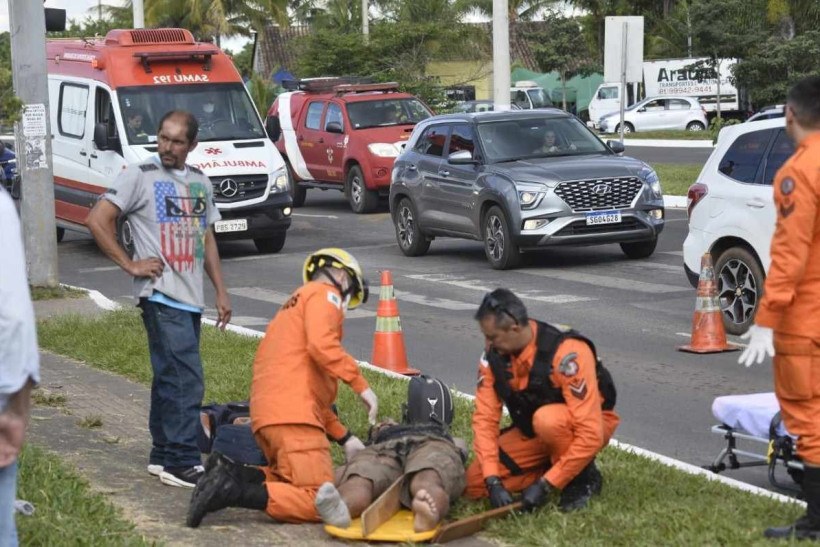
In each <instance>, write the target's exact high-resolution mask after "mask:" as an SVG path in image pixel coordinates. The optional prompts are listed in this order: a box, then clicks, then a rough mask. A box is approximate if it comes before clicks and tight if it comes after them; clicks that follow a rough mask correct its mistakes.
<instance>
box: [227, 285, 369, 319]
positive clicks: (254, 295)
mask: <svg viewBox="0 0 820 547" xmlns="http://www.w3.org/2000/svg"><path fill="white" fill-rule="evenodd" d="M228 293H230V294H233V295H235V296H241V297H243V298H250V299H251V300H261V301H262V302H270V303H272V304H279V305H280V306H281V305H282V304H284V303H285V302H287V300H288V298H290V294H285V293H282V292H277V291H273V290H271V289H265V288H262V287H233V288H230V289H228ZM345 317H346V318H347V319H364V318H368V317H376V312H372V311H368V310H362V309H355V310H350V311H348V312H347V315H346V316H345Z"/></svg>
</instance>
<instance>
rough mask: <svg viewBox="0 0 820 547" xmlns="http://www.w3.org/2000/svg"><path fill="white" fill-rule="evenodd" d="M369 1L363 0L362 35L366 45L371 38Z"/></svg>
mask: <svg viewBox="0 0 820 547" xmlns="http://www.w3.org/2000/svg"><path fill="white" fill-rule="evenodd" d="M369 11H370V7H369V6H368V0H362V35H364V43H365V44H366V43H367V41H368V39H369V38H370V21H369Z"/></svg>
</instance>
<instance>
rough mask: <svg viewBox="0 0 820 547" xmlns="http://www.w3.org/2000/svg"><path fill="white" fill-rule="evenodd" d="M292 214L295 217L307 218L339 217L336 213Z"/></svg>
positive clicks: (334, 218)
mask: <svg viewBox="0 0 820 547" xmlns="http://www.w3.org/2000/svg"><path fill="white" fill-rule="evenodd" d="M292 216H295V217H307V218H331V219H333V220H336V219H338V218H339V217H337V216H336V215H311V214H310V213H293V215H292Z"/></svg>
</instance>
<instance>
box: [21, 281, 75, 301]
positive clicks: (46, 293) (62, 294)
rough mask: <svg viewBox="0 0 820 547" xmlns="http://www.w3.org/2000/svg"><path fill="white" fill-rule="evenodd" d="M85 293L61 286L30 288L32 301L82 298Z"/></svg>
mask: <svg viewBox="0 0 820 547" xmlns="http://www.w3.org/2000/svg"><path fill="white" fill-rule="evenodd" d="M85 295H86V292H85V291H80V290H77V289H69V288H68V287H63V286H62V285H60V286H57V287H31V299H32V300H55V299H57V298H82V297H84V296H85Z"/></svg>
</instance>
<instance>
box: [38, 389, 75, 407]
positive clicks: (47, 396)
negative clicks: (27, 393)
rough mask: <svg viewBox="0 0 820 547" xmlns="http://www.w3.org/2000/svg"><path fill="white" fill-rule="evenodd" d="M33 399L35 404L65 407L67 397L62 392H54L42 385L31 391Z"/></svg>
mask: <svg viewBox="0 0 820 547" xmlns="http://www.w3.org/2000/svg"><path fill="white" fill-rule="evenodd" d="M31 400H32V402H33V403H34V404H35V405H40V406H54V407H64V406H65V403H66V400H67V398H66V396H65V395H63V394H62V393H52V392H50V391H48V390H46V389H43V388H42V387H38V388H36V389H35V390H34V391H32V392H31Z"/></svg>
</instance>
